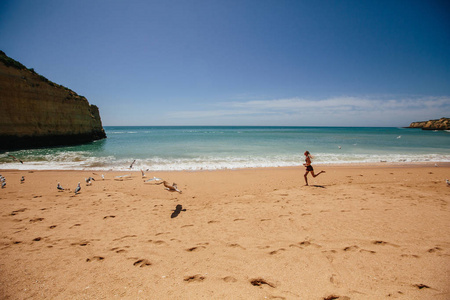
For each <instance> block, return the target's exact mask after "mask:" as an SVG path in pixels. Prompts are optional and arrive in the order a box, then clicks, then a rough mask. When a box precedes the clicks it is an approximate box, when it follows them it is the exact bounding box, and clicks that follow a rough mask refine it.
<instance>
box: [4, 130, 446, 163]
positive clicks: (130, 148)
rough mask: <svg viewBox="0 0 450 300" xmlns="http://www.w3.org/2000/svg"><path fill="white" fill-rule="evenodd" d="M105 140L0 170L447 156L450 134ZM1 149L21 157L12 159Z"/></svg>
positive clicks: (229, 134)
mask: <svg viewBox="0 0 450 300" xmlns="http://www.w3.org/2000/svg"><path fill="white" fill-rule="evenodd" d="M105 131H106V134H107V136H108V138H107V139H104V140H100V141H96V142H93V143H89V144H85V145H80V146H70V147H57V148H44V149H32V150H21V151H11V152H3V153H0V169H22V170H28V169H67V170H83V169H86V170H129V167H130V165H131V163H132V162H133V161H134V160H136V161H135V163H134V165H133V169H134V170H140V169H143V170H147V169H149V170H216V169H236V168H257V167H278V166H298V165H301V164H302V163H303V162H304V156H303V153H304V151H305V150H309V151H310V152H311V154H313V155H314V160H313V163H314V164H331V163H333V164H335V163H336V164H345V163H378V162H387V163H410V162H450V132H448V131H423V130H420V129H407V128H373V127H370V128H366V127H357V128H356V127H230V126H226V127H220V126H219V127H217V126H214V127H208V126H200V127H197V126H194V127H189V126H186V127H184V126H180V127H150V126H142V127H115V126H106V127H105ZM8 154H11V155H14V156H15V157H17V158H19V159H20V160H22V161H23V162H24V163H23V164H21V163H19V162H15V161H13V160H12V159H11V158H10V157H9V156H8Z"/></svg>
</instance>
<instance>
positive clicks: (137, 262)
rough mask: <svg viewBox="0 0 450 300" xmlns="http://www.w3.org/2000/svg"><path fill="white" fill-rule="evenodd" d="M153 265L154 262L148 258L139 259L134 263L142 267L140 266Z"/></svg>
mask: <svg viewBox="0 0 450 300" xmlns="http://www.w3.org/2000/svg"><path fill="white" fill-rule="evenodd" d="M151 265H152V263H151V262H150V261H149V260H147V259H139V260H137V261H135V262H134V264H133V266H135V267H140V268H143V267H148V266H151Z"/></svg>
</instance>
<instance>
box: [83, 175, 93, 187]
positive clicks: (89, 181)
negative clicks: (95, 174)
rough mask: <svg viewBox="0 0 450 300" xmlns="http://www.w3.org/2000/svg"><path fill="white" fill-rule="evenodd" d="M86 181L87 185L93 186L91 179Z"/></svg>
mask: <svg viewBox="0 0 450 300" xmlns="http://www.w3.org/2000/svg"><path fill="white" fill-rule="evenodd" d="M84 180H85V181H86V185H91V184H92V182H91V177H89V178H85V179H84Z"/></svg>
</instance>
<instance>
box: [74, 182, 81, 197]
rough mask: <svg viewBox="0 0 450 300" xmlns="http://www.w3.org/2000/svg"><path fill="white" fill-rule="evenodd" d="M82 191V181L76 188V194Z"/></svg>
mask: <svg viewBox="0 0 450 300" xmlns="http://www.w3.org/2000/svg"><path fill="white" fill-rule="evenodd" d="M80 191H81V186H80V183H79V182H78V186H77V188H76V189H75V195H76V194H78V193H79V192H80Z"/></svg>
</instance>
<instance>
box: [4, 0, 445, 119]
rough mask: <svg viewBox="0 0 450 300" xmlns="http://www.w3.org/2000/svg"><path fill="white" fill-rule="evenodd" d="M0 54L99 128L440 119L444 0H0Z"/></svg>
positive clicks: (441, 109) (443, 75)
mask: <svg viewBox="0 0 450 300" xmlns="http://www.w3.org/2000/svg"><path fill="white" fill-rule="evenodd" d="M0 50H3V51H4V52H5V53H6V54H7V55H8V56H10V57H12V58H14V59H16V60H18V61H20V62H21V63H23V64H24V65H25V66H27V67H28V68H34V69H35V70H36V72H38V73H39V74H42V75H44V76H45V77H47V78H48V79H50V80H52V81H54V82H56V83H58V84H62V85H64V86H67V87H69V88H70V89H72V90H74V91H75V92H77V93H78V94H80V95H83V96H85V97H87V99H88V100H89V102H90V103H91V104H95V105H97V106H98V107H99V108H100V114H101V117H102V121H103V125H283V126H284V125H288V126H289V125H291V126H407V125H409V123H410V122H412V121H419V120H427V119H435V118H440V117H450V4H449V2H447V1H437V0H434V1H413V0H411V1H400V0H399V1H350V0H348V1H331V0H330V1H301V0H298V1H284V0H273V1H265V0H259V1H246V0H240V1H234V0H226V1H225V0H222V1H214V0H210V1H206V0H205V1H188V0H185V1H171V0H167V1H166V0H165V1H133V0H127V1H114V0H108V1H94V0H89V1H82V0H77V1H74V0H70V1H66V0H54V1H49V0H40V1H34V0H27V1H25V0H14V1H1V2H0Z"/></svg>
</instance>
